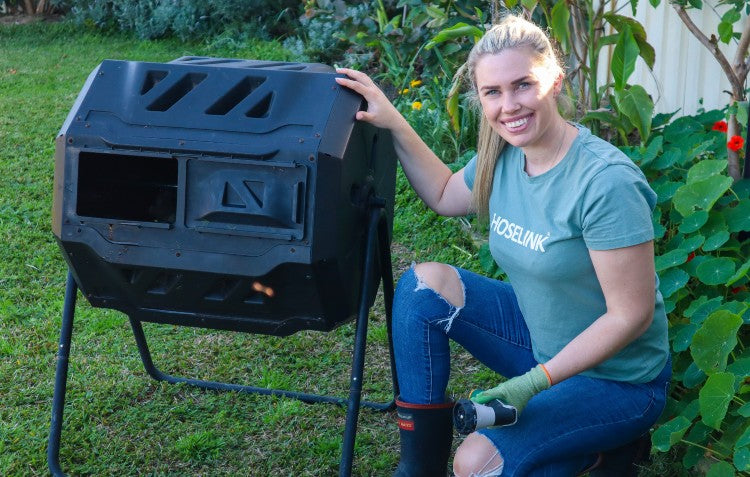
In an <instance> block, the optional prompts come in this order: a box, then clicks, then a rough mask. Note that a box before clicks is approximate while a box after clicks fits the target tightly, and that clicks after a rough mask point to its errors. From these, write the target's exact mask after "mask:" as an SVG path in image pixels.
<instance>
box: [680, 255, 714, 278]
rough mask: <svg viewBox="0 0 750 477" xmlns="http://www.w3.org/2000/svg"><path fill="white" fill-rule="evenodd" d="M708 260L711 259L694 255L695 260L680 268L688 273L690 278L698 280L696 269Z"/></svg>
mask: <svg viewBox="0 0 750 477" xmlns="http://www.w3.org/2000/svg"><path fill="white" fill-rule="evenodd" d="M709 258H713V257H709V256H707V255H696V256H695V258H693V259H692V260H690V261H689V262H688V263H686V264H684V265H683V266H682V267H681V268H682V269H683V270H685V271H686V272H688V274H689V275H690V276H691V277H695V278H698V267H700V266H701V265H702V264H703V262H705V261H706V260H708V259H709Z"/></svg>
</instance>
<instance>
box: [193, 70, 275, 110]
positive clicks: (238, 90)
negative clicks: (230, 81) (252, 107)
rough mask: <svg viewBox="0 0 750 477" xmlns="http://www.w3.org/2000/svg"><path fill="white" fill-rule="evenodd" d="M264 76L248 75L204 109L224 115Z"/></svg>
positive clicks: (251, 90)
mask: <svg viewBox="0 0 750 477" xmlns="http://www.w3.org/2000/svg"><path fill="white" fill-rule="evenodd" d="M265 80H266V79H265V78H257V77H253V76H249V77H247V78H244V79H243V80H242V81H240V82H239V83H237V84H236V85H234V87H233V88H232V89H230V90H229V91H228V92H227V94H225V95H224V96H222V97H221V99H219V100H218V101H217V102H215V103H214V104H212V105H211V107H209V108H208V109H207V110H206V114H213V115H224V114H227V113H228V112H229V111H231V110H232V109H233V108H234V107H235V106H237V105H238V104H239V103H240V101H242V100H243V99H245V98H247V97H248V96H249V95H250V93H252V92H253V91H254V90H255V89H256V88H257V87H258V86H260V85H262V84H263V82H264V81H265Z"/></svg>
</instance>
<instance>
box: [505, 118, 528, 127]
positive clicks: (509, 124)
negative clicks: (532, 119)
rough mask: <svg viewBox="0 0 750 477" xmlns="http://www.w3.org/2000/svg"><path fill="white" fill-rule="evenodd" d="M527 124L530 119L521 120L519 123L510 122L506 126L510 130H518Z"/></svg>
mask: <svg viewBox="0 0 750 477" xmlns="http://www.w3.org/2000/svg"><path fill="white" fill-rule="evenodd" d="M527 122H529V118H523V119H519V120H517V121H509V122H507V123H505V125H506V126H508V127H509V128H517V127H521V126H523V125H524V124H526V123H527Z"/></svg>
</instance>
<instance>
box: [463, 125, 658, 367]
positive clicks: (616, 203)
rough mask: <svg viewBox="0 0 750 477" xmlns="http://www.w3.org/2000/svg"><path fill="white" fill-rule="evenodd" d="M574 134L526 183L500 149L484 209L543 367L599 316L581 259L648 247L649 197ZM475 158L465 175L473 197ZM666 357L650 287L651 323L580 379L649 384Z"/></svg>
mask: <svg viewBox="0 0 750 477" xmlns="http://www.w3.org/2000/svg"><path fill="white" fill-rule="evenodd" d="M577 127H578V130H579V133H578V136H577V137H576V139H575V141H574V142H573V144H572V146H571V148H570V150H569V151H568V153H567V154H566V155H565V157H564V158H563V159H562V160H561V161H560V162H559V163H558V164H557V165H555V167H553V168H552V169H550V170H549V171H547V172H545V173H543V174H540V175H538V176H534V177H529V176H528V175H527V174H526V173H525V172H524V170H523V168H524V154H523V151H522V150H521V149H519V148H516V147H513V146H510V145H506V146H505V148H504V149H503V151H502V153H501V155H500V158H499V160H498V162H497V166H496V167H495V174H494V179H493V183H492V192H491V194H490V203H489V219H490V232H489V235H490V237H489V245H490V251H491V252H492V256H493V258H494V259H495V261H496V262H497V263H498V265H499V266H500V267H501V268H502V269H503V271H505V273H506V274H507V275H508V278H509V280H510V283H511V284H512V285H513V289H514V291H515V293H516V296H517V298H518V303H519V305H520V307H521V311H522V312H523V315H524V318H525V319H526V323H527V324H528V327H529V332H530V334H531V342H532V348H533V351H534V356H535V358H536V359H537V360H538V361H539V362H542V363H543V362H546V361H548V360H549V359H550V358H552V357H553V356H555V355H556V354H557V353H558V352H559V351H560V350H561V349H562V348H563V347H564V346H565V345H566V344H567V343H568V342H570V341H571V340H572V339H573V338H575V337H576V336H577V335H578V334H580V333H581V332H582V331H583V330H584V329H586V328H587V327H588V326H589V325H591V323H593V322H594V321H595V320H596V319H597V318H599V317H600V316H601V315H603V314H604V313H605V312H606V303H605V299H604V294H603V292H602V289H601V286H600V285H599V281H598V279H597V277H596V273H595V271H594V266H593V264H592V262H591V257H590V256H589V250H609V249H615V248H621V247H628V246H632V245H637V244H640V243H643V242H647V241H649V240H652V239H653V238H654V230H653V224H652V222H651V214H652V211H653V208H654V205H655V203H656V194H655V193H654V192H653V190H651V188H650V187H649V184H648V182H647V181H646V178H645V177H644V175H643V173H642V172H641V170H640V169H639V168H638V167H637V166H636V165H635V164H633V162H632V161H631V160H630V159H629V158H628V157H627V156H626V155H625V154H623V153H622V152H621V151H620V150H618V149H617V148H616V147H614V146H612V145H611V144H609V143H607V142H606V141H604V140H602V139H600V138H598V137H596V136H594V135H592V134H591V132H590V131H589V130H588V129H586V128H584V127H582V126H580V125H577ZM475 172H476V158H474V159H472V160H471V161H470V162H469V163H468V164H467V165H466V169H465V171H464V178H465V181H466V185H467V186H468V187H469V188H472V186H473V183H474V175H475ZM668 355H669V344H668V339H667V318H666V314H665V312H664V302H663V299H662V296H661V294H660V293H659V279H658V277H657V278H656V302H655V303H654V320H653V323H652V324H651V326H650V327H649V328H648V330H646V332H645V333H644V334H643V335H641V336H640V337H639V338H637V339H636V340H635V341H633V342H632V343H630V344H629V345H628V346H627V347H625V348H624V349H623V350H622V351H620V352H619V353H618V354H617V355H615V356H613V357H612V358H610V359H608V360H607V361H605V362H604V363H602V364H600V365H599V366H597V367H595V368H592V369H590V370H587V371H585V372H583V373H582V374H583V375H586V376H591V377H597V378H605V379H613V380H617V381H630V382H648V381H651V380H652V379H654V378H655V377H656V376H657V375H658V374H659V372H660V371H661V370H662V369H663V367H664V365H665V363H666V361H667V358H668Z"/></svg>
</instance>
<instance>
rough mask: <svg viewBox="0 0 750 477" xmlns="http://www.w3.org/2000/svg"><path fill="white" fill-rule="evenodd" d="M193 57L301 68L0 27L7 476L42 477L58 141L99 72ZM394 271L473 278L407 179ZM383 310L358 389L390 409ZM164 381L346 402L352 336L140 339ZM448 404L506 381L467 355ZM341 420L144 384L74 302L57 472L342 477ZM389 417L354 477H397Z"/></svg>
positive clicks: (206, 334) (202, 334) (248, 53)
mask: <svg viewBox="0 0 750 477" xmlns="http://www.w3.org/2000/svg"><path fill="white" fill-rule="evenodd" d="M183 55H209V56H231V57H239V58H256V59H277V60H292V59H293V58H290V57H289V56H288V53H287V52H285V51H284V50H283V49H282V48H281V47H280V46H279V45H278V44H276V43H257V44H252V45H248V46H247V47H245V48H242V49H232V50H222V49H216V48H212V47H211V46H209V45H205V44H184V43H179V42H176V41H157V42H146V41H139V40H134V39H132V38H131V37H127V36H102V35H97V34H94V33H91V32H87V31H86V29H85V28H76V27H74V26H71V25H66V24H50V23H38V24H31V25H23V26H12V25H0V165H2V174H0V240H2V242H3V246H2V247H0V290H2V291H1V292H0V475H2V476H16V475H19V476H26V475H31V476H33V475H46V474H47V467H46V445H47V433H48V430H49V421H50V412H51V400H52V392H53V385H54V371H55V353H56V350H57V341H58V336H59V327H60V313H61V309H62V304H63V293H64V280H65V276H66V267H65V263H64V262H63V260H62V257H61V253H60V251H59V249H58V247H57V245H56V244H55V242H54V239H53V235H52V233H51V228H50V221H51V218H50V213H51V208H52V203H51V199H52V180H53V168H54V145H53V141H54V138H55V136H56V134H57V132H58V130H59V128H60V126H61V125H62V123H63V120H64V119H65V117H66V115H67V113H68V111H69V109H70V108H71V106H72V105H73V102H74V100H75V98H76V96H77V94H78V92H79V91H80V89H81V87H82V86H83V83H84V81H85V79H86V77H87V75H88V74H89V73H90V72H91V70H92V69H93V68H95V67H96V66H97V65H98V64H99V63H100V62H101V61H102V60H104V59H127V60H139V61H157V62H164V61H169V60H171V59H174V58H177V57H180V56H183ZM393 253H394V257H393V258H394V265H395V267H396V274H397V275H398V274H400V273H401V272H402V271H403V270H404V268H405V267H407V266H408V264H409V263H410V262H411V261H412V260H416V261H424V260H441V261H448V262H452V263H457V264H459V265H461V266H465V267H468V268H473V269H476V268H477V267H478V265H477V260H476V250H475V249H474V247H473V244H472V242H471V240H470V238H469V237H468V235H467V234H466V232H465V231H464V230H463V229H462V227H461V226H460V222H459V221H458V220H457V219H445V218H439V217H437V216H435V215H434V214H432V213H431V212H428V211H427V210H426V209H425V208H424V206H423V205H422V204H421V202H419V201H418V200H417V199H416V198H415V197H414V195H413V193H412V192H411V191H410V190H409V188H408V186H407V185H406V183H405V180H404V178H403V176H402V175H400V176H399V185H398V199H397V214H396V218H395V227H394V245H393ZM381 303H382V302H381V301H380V300H378V302H377V306H376V307H375V308H373V312H372V319H371V326H370V332H369V337H368V354H367V369H368V371H367V373H366V376H365V382H364V388H365V397H366V398H369V399H376V400H382V399H388V398H389V393H390V383H389V371H388V355H387V350H386V338H385V326H384V322H383V315H382V305H381ZM145 328H146V333H147V336H148V337H149V340H150V343H151V344H152V348H153V352H154V357H155V361H156V362H157V365H159V366H160V367H162V368H163V369H165V370H166V371H169V372H174V373H176V374H181V375H188V376H191V377H197V378H204V379H205V378H208V379H215V380H221V381H228V382H235V383H239V384H250V385H258V386H273V387H281V388H288V389H293V390H303V391H307V392H316V393H330V394H336V395H339V396H346V395H347V394H348V390H347V383H348V379H349V369H350V359H351V349H352V342H353V334H354V332H353V326H352V325H351V324H347V325H345V326H342V327H340V328H338V329H337V330H334V331H333V332H330V333H318V332H301V333H298V334H295V335H293V336H291V337H287V338H277V337H268V336H261V335H251V334H243V333H230V332H213V331H207V330H200V329H192V328H185V327H172V326H164V325H148V324H147V325H146V326H145ZM453 366H454V369H455V370H456V372H454V376H455V378H454V379H453V381H452V382H451V392H454V393H456V394H460V395H463V394H465V392H466V390H467V389H470V388H471V387H475V386H482V385H487V384H490V383H493V382H495V381H496V380H497V377H496V376H495V375H494V374H493V373H491V372H489V371H487V370H486V369H484V368H482V367H481V366H479V365H477V364H476V362H474V361H473V360H472V359H470V358H469V357H468V356H466V354H464V353H462V352H457V354H456V359H455V360H454V364H453ZM345 414H346V413H345V409H344V408H342V407H339V406H335V405H326V404H318V405H308V404H304V403H301V402H299V401H295V400H289V399H283V398H271V397H266V396H259V395H248V394H238V393H231V392H211V391H203V390H199V389H196V388H192V387H189V386H185V385H169V384H165V383H160V382H156V381H154V380H152V379H151V378H149V377H148V376H147V375H146V373H145V371H144V370H143V367H142V365H141V363H140V359H139V357H138V353H137V349H136V347H135V343H134V341H133V339H132V333H131V332H130V329H129V325H128V322H127V318H126V317H125V316H124V315H122V314H120V313H118V312H114V311H111V310H102V309H94V308H92V307H91V306H89V305H88V303H86V301H85V300H84V299H82V298H79V304H78V306H77V309H76V322H75V325H74V334H73V345H72V350H71V364H70V377H69V381H68V397H67V406H66V409H65V419H64V429H63V439H62V450H61V462H62V467H63V469H64V470H66V471H67V472H68V473H69V474H70V475H116V476H123V475H211V476H213V475H295V476H307V475H314V476H330V475H336V474H337V469H338V462H339V457H340V447H341V440H342V434H343V423H344V419H345ZM397 454H398V434H397V430H396V426H395V418H394V415H393V413H377V412H373V411H368V410H363V411H362V413H361V414H360V419H359V432H358V434H357V441H356V450H355V461H354V474H355V475H368V476H369V475H389V472H390V471H391V470H392V468H393V467H394V466H395V463H396V461H397Z"/></svg>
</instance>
